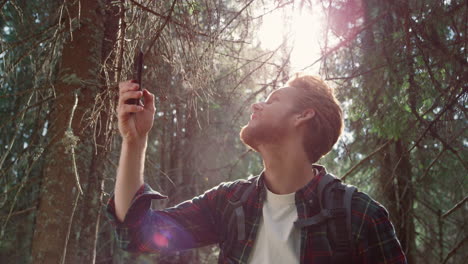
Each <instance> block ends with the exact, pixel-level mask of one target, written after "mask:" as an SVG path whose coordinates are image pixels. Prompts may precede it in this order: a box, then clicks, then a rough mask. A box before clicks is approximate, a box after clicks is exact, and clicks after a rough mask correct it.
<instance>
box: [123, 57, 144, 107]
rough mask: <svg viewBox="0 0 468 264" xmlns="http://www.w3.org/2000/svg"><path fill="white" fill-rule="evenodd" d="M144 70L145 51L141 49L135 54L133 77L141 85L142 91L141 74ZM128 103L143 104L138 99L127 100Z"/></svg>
mask: <svg viewBox="0 0 468 264" xmlns="http://www.w3.org/2000/svg"><path fill="white" fill-rule="evenodd" d="M142 72H143V52H142V51H141V50H139V51H138V52H137V54H136V56H135V60H134V63H133V79H134V80H135V81H136V82H137V83H138V84H139V85H140V89H139V90H140V91H141V90H142V84H141V74H142ZM126 103H127V104H136V105H142V104H141V102H140V100H138V99H129V100H127V101H126Z"/></svg>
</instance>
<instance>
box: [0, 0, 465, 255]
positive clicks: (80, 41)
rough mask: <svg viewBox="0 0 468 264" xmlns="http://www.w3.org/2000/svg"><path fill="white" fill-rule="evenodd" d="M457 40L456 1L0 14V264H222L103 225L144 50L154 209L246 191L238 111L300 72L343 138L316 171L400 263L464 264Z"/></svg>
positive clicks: (201, 2)
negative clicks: (122, 104) (128, 238)
mask: <svg viewBox="0 0 468 264" xmlns="http://www.w3.org/2000/svg"><path fill="white" fill-rule="evenodd" d="M299 17H301V18H304V19H296V18H299ZM467 33H468V3H467V2H466V1H462V0H407V1H403V0H257V1H254V0H165V1H151V0H128V1H125V0H99V1H96V0H60V1H59V0H33V1H31V0H29V1H28V0H0V87H1V89H0V263H96V264H104V263H167V264H175V263H217V257H218V253H219V249H218V247H217V246H216V245H213V246H207V247H203V248H199V249H195V250H189V251H181V252H176V253H171V254H163V253H161V254H134V253H129V252H126V251H123V250H121V249H120V248H118V246H117V243H116V238H115V233H114V228H113V226H112V225H111V224H110V223H109V221H108V219H107V217H106V214H105V207H106V204H107V201H108V200H109V198H110V196H111V195H112V192H113V190H114V185H115V177H116V171H117V166H118V162H119V155H120V146H121V142H122V139H121V137H120V135H119V132H118V128H117V115H116V107H117V98H118V83H119V82H121V81H125V80H129V79H132V74H133V63H134V57H135V54H136V53H137V52H138V51H139V50H141V51H143V53H144V67H143V78H142V87H143V88H144V89H148V90H149V91H150V92H152V93H154V94H155V95H156V116H155V120H154V127H153V129H152V130H151V132H150V135H149V141H148V148H147V155H146V167H145V181H146V182H147V183H149V184H150V185H151V186H152V187H153V188H154V189H155V190H157V191H159V192H161V193H163V194H166V195H168V196H169V198H168V199H166V200H163V201H158V202H154V203H153V204H152V207H153V208H155V209H156V208H161V207H163V208H164V207H168V206H172V205H175V204H178V203H180V202H181V201H185V200H187V199H190V198H192V197H194V196H196V195H199V194H201V193H203V192H204V191H205V190H207V189H209V188H212V187H213V186H216V185H218V184H219V183H221V182H226V181H233V180H236V179H243V178H247V177H249V176H251V175H258V174H259V173H260V172H261V171H262V168H263V165H262V160H261V157H260V156H259V155H258V153H255V152H254V151H252V150H250V149H247V148H246V146H245V145H243V144H242V142H241V140H240V139H239V130H240V128H241V127H242V126H243V125H245V124H246V123H247V121H248V120H249V115H250V109H249V108H250V105H251V104H252V103H255V102H257V101H263V100H265V98H266V96H267V95H268V94H269V93H270V92H271V91H273V90H275V89H278V88H280V87H282V86H283V85H284V84H285V82H286V81H287V80H288V78H289V77H290V76H291V75H292V74H294V73H295V72H311V73H313V74H316V75H319V76H321V78H323V79H324V80H326V82H327V83H328V84H329V85H330V86H332V87H333V88H334V89H335V92H336V96H337V98H338V100H339V101H340V103H341V106H342V108H343V111H344V122H345V130H344V133H343V135H342V136H341V138H340V139H339V141H338V143H337V144H336V145H335V146H334V148H333V150H332V151H331V152H330V153H329V154H328V155H326V156H325V157H323V158H322V159H321V160H320V161H319V163H320V164H323V165H325V166H326V167H327V170H329V171H331V172H333V174H335V175H337V176H338V177H339V178H341V179H342V180H343V181H344V182H345V183H348V184H353V185H355V186H357V187H358V188H359V190H361V191H364V192H366V193H368V194H369V195H370V196H371V197H373V198H375V199H376V200H377V201H379V202H380V203H381V204H382V205H383V206H385V208H387V210H388V212H389V215H390V219H391V221H392V223H393V224H394V228H395V230H396V233H397V236H398V238H399V240H400V242H401V245H402V247H403V250H404V252H405V254H406V256H407V259H408V263H410V264H414V263H428V264H432V263H453V264H458V263H466V262H465V261H466V259H467V257H468V218H467V217H466V216H467V215H468V214H467V213H468V203H467V199H468V191H467V188H468V180H467V179H468V177H467V175H468V174H467V167H468V159H467V150H466V149H467V147H468V138H467V136H468V133H467V131H468V130H465V129H467V125H468V123H467V120H466V117H467V110H468V109H467V107H468V93H467V91H468V86H467V83H468V74H467V73H466V72H467V69H468V67H467V64H468V56H467V52H468V51H467V45H468V40H467ZM464 259H465V260H464Z"/></svg>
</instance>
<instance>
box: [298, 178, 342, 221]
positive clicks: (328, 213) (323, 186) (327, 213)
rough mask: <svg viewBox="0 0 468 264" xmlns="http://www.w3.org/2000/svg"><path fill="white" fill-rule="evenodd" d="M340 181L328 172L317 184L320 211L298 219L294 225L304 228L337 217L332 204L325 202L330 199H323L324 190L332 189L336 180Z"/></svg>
mask: <svg viewBox="0 0 468 264" xmlns="http://www.w3.org/2000/svg"><path fill="white" fill-rule="evenodd" d="M338 181H339V180H338V179H337V178H335V177H334V176H333V175H331V174H328V173H327V174H325V175H324V176H323V178H322V179H321V180H320V182H319V184H318V186H317V192H318V197H319V204H320V212H319V213H318V214H316V215H314V216H312V217H309V218H305V219H299V220H297V221H296V222H294V226H296V227H298V228H303V227H306V226H314V225H319V224H322V223H323V222H325V221H327V220H328V219H330V218H333V217H335V215H334V213H336V212H335V211H332V210H330V209H329V208H331V206H329V205H327V204H325V203H324V201H325V202H326V201H327V200H329V199H322V197H323V195H324V192H326V190H328V189H330V187H331V186H332V185H333V184H334V183H335V182H338Z"/></svg>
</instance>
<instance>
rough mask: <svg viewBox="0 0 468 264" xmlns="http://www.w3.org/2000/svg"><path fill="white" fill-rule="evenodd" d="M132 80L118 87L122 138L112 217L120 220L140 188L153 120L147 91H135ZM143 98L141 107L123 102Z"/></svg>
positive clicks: (150, 99) (152, 104) (152, 96)
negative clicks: (113, 215)
mask: <svg viewBox="0 0 468 264" xmlns="http://www.w3.org/2000/svg"><path fill="white" fill-rule="evenodd" d="M138 88H139V87H138V84H136V83H135V82H133V81H126V82H121V83H120V84H119V102H118V106H117V117H118V125H119V132H120V135H121V136H122V148H121V153H120V160H119V166H118V169H117V179H116V183H115V192H114V193H115V214H116V216H117V218H118V220H119V221H122V222H123V221H124V219H125V215H126V214H127V211H128V209H129V207H130V203H131V201H132V198H133V197H134V195H135V193H136V192H137V191H138V189H139V188H140V187H141V186H142V185H143V183H144V179H143V174H144V167H145V153H146V146H147V141H148V133H149V131H150V130H151V127H152V126H153V120H154V113H155V107H154V95H153V94H151V93H150V92H148V91H147V90H143V91H139V90H138ZM142 97H143V99H144V106H143V105H135V104H129V103H126V102H127V101H128V100H129V99H140V98H142Z"/></svg>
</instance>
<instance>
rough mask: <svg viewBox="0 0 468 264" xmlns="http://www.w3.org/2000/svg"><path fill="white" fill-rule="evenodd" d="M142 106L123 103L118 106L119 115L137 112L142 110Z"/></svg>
mask: <svg viewBox="0 0 468 264" xmlns="http://www.w3.org/2000/svg"><path fill="white" fill-rule="evenodd" d="M143 109H144V108H143V106H140V105H131V104H123V105H121V106H120V109H119V110H120V111H119V114H120V115H124V114H127V113H137V112H141V111H143Z"/></svg>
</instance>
